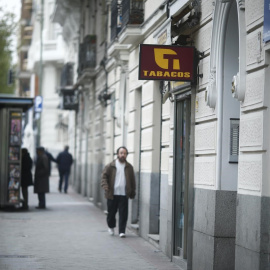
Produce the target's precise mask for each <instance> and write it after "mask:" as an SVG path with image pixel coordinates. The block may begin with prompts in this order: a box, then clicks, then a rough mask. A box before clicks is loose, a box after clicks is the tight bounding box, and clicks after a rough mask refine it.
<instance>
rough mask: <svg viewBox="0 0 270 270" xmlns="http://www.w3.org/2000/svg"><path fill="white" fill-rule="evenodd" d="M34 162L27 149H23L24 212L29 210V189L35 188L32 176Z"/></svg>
mask: <svg viewBox="0 0 270 270" xmlns="http://www.w3.org/2000/svg"><path fill="white" fill-rule="evenodd" d="M32 166H33V160H32V159H31V157H30V155H29V153H28V150H27V148H22V164H21V188H22V195H23V205H22V208H21V209H23V210H27V209H28V208H29V207H28V187H29V186H33V176H32V171H31V170H32Z"/></svg>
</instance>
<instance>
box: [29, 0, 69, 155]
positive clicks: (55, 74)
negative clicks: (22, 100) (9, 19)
mask: <svg viewBox="0 0 270 270" xmlns="http://www.w3.org/2000/svg"><path fill="white" fill-rule="evenodd" d="M27 2H31V5H32V9H31V11H32V12H31V20H30V21H31V26H32V38H31V43H30V47H29V49H28V61H27V69H28V71H29V72H30V74H31V78H30V89H31V92H32V96H33V97H37V96H40V97H41V98H42V99H38V100H39V102H38V103H36V105H35V111H34V113H33V115H34V117H33V129H34V134H35V141H36V145H41V146H44V147H45V148H46V149H47V150H48V151H50V152H51V153H52V154H53V155H54V156H55V155H57V153H58V152H60V151H62V150H63V148H64V145H65V144H68V136H67V134H68V121H69V120H68V117H69V112H68V111H63V110H61V109H60V106H61V104H60V98H59V94H58V92H59V86H60V82H61V73H62V69H63V67H64V64H65V62H66V59H67V56H66V50H65V43H64V40H63V34H62V29H61V27H60V26H59V25H58V24H55V23H54V22H53V21H52V19H51V17H52V16H53V12H54V5H55V1H54V0H50V1H44V0H33V1H32V0H31V1H27ZM36 107H38V108H36ZM40 108H41V110H40ZM37 109H38V110H37Z"/></svg>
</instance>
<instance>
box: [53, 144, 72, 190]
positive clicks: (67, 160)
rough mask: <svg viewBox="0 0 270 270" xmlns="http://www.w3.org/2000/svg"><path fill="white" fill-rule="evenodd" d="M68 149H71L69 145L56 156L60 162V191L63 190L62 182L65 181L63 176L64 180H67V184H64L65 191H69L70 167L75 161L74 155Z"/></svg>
mask: <svg viewBox="0 0 270 270" xmlns="http://www.w3.org/2000/svg"><path fill="white" fill-rule="evenodd" d="M68 149H69V147H68V146H65V149H64V151H63V152H61V153H59V155H58V156H57V158H56V162H57V163H58V170H59V175H60V180H59V187H58V190H59V192H62V183H63V178H64V180H65V185H64V191H65V193H67V190H68V177H69V174H70V167H71V165H72V163H73V158H72V155H71V154H70V153H69V152H68Z"/></svg>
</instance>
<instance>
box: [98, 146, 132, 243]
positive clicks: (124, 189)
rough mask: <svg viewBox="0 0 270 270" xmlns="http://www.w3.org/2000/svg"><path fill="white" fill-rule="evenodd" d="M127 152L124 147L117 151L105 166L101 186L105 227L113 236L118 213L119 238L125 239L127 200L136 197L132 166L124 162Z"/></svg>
mask: <svg viewBox="0 0 270 270" xmlns="http://www.w3.org/2000/svg"><path fill="white" fill-rule="evenodd" d="M127 155H128V150H127V148H126V147H125V146H121V147H119V148H118V149H117V159H116V160H113V161H112V162H111V163H109V164H108V165H106V166H105V168H104V170H103V172H102V179H101V186H102V188H103V189H104V190H105V197H106V198H107V210H108V215H107V225H108V232H109V234H110V235H114V228H115V227H116V218H115V216H116V213H117V211H119V236H120V237H121V238H123V237H125V236H126V235H125V233H126V225H127V219H128V198H130V199H133V198H134V197H135V195H136V183H135V175H134V170H133V166H132V165H131V164H130V163H128V162H127V161H126V158H127Z"/></svg>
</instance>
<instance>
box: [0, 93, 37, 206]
mask: <svg viewBox="0 0 270 270" xmlns="http://www.w3.org/2000/svg"><path fill="white" fill-rule="evenodd" d="M32 106H33V99H32V98H15V97H5V96H0V130H1V133H0V145H1V147H0V150H1V151H0V207H4V206H17V205H19V203H20V182H21V143H22V135H23V134H22V133H23V132H22V131H23V126H22V124H23V113H24V112H26V111H27V110H28V109H29V108H31V107H32Z"/></svg>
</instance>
